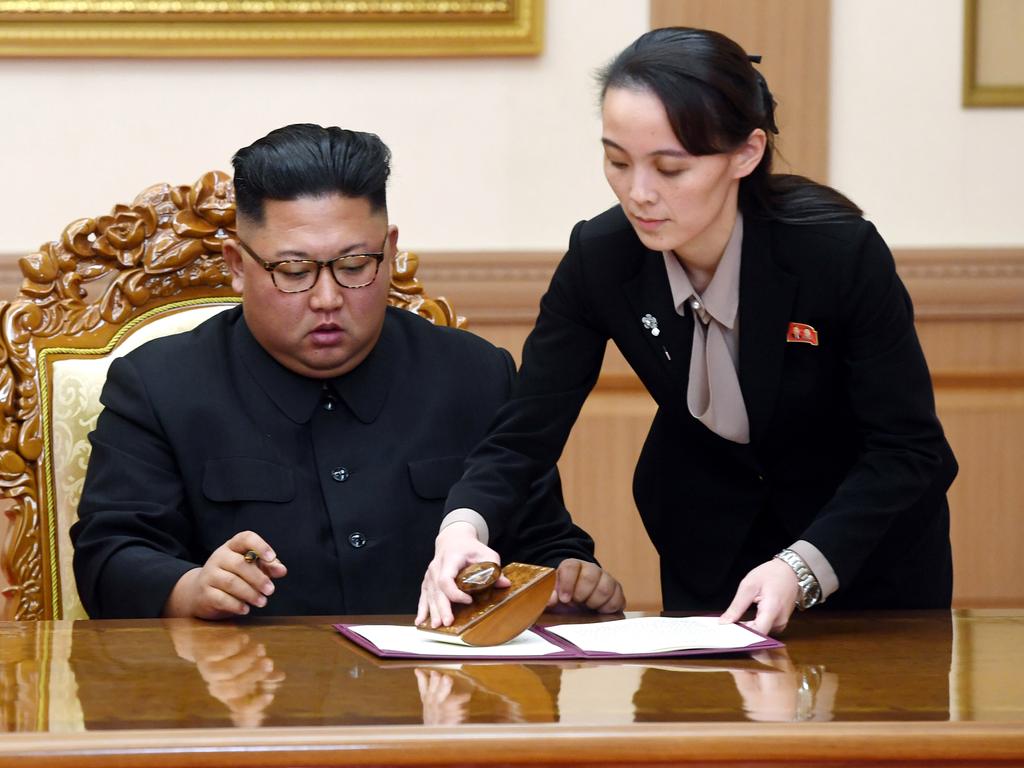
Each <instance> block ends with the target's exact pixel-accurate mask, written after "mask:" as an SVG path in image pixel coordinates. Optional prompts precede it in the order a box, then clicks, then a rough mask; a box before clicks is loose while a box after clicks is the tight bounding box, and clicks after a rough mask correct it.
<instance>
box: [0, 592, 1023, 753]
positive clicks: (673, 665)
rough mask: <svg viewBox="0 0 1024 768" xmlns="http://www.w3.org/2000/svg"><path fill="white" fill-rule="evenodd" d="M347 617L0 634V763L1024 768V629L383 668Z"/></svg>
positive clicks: (874, 619) (923, 631) (837, 626)
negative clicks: (1017, 767)
mask: <svg viewBox="0 0 1024 768" xmlns="http://www.w3.org/2000/svg"><path fill="white" fill-rule="evenodd" d="M340 620H342V619H341V617H313V618H294V619H263V620H254V621H251V622H246V623H235V624H232V623H204V622H198V621H189V620H166V621H160V620H152V621H149V620H144V621H79V622H61V621H55V622H24V623H18V622H6V623H0V670H2V675H3V686H2V689H0V690H2V696H3V704H2V710H0V711H2V717H3V729H4V730H5V731H6V733H5V734H3V735H2V736H0V765H6V764H7V763H9V762H14V761H17V763H18V765H22V766H29V765H96V766H99V765H104V766H105V765H118V766H127V765H160V766H170V765H202V766H213V765H232V766H234V765H407V764H409V765H411V764H420V765H423V764H427V765H450V764H459V765H497V764H501V765H516V764H558V763H561V764H576V765H635V764H640V763H643V762H655V761H656V762H659V763H660V764H663V765H666V764H685V763H706V762H708V761H714V762H715V763H716V764H718V765H730V764H732V765H739V764H743V765H749V764H757V765H767V764H777V765H792V764H795V763H801V762H802V763H803V764H818V763H819V762H821V761H833V762H834V761H839V762H841V763H842V764H844V765H845V764H855V763H869V762H870V763H873V764H876V765H877V764H887V765H896V764H899V765H905V764H911V763H915V762H918V761H925V762H932V761H948V763H949V764H957V765H963V764H968V763H973V764H975V765H990V764H996V763H998V764H1000V765H1008V764H1014V763H1016V762H1020V763H1021V764H1024V611H1016V610H964V611H953V612H952V613H949V612H907V613H882V612H880V613H838V612H837V613H829V612H827V611H819V612H814V611H811V612H809V613H807V614H804V615H799V616H796V617H794V619H793V621H792V622H791V624H790V628H789V629H788V630H787V631H786V632H785V633H784V634H783V635H782V636H781V639H782V640H784V641H785V643H786V648H785V649H783V650H779V651H773V652H762V653H760V654H755V655H749V654H741V655H738V656H724V655H719V656H713V657H701V658H692V657H691V658H687V659H680V660H671V659H664V658H662V659H651V660H639V661H638V660H629V661H625V662H609V661H601V662H578V661H569V662H565V661H563V662H556V661H529V662H525V663H500V664H499V663H495V662H472V663H462V664H459V663H452V662H450V661H443V662H429V661H385V660H380V659H376V658H374V657H372V656H370V655H369V654H367V653H366V652H364V651H362V650H361V649H359V648H357V647H356V646H354V645H353V644H351V643H350V642H348V641H347V640H346V639H344V638H343V637H341V636H340V635H339V634H337V633H336V632H335V630H334V629H332V628H331V624H332V623H333V622H335V621H340ZM346 620H349V621H352V620H354V621H364V620H365V621H376V622H382V621H388V622H392V623H395V622H403V623H404V622H407V621H408V620H409V617H379V616H378V617H369V618H365V619H359V618H356V619H352V618H349V619H346ZM564 620H565V618H564V617H545V622H546V623H552V622H555V621H564Z"/></svg>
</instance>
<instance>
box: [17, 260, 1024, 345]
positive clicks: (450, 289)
mask: <svg viewBox="0 0 1024 768" xmlns="http://www.w3.org/2000/svg"><path fill="white" fill-rule="evenodd" d="M417 253H418V255H419V259H420V264H419V272H418V273H417V274H418V276H419V277H420V279H421V281H422V282H423V284H424V285H426V286H427V287H428V288H429V289H430V292H431V294H432V295H441V296H446V297H447V298H448V299H450V300H451V301H452V303H453V304H454V306H455V310H456V311H457V312H458V313H459V314H461V315H465V316H466V317H467V318H469V323H470V327H471V328H478V327H482V326H495V325H508V324H520V323H530V324H532V323H533V321H534V319H535V318H536V316H537V304H538V301H539V299H540V297H541V295H542V294H543V293H544V291H545V290H546V289H547V286H548V282H549V281H550V280H551V274H552V272H554V269H555V266H557V264H558V261H559V260H560V259H561V258H562V253H561V252H558V251H481V252H472V253H470V252H455V251H417ZM894 256H895V258H896V267H897V269H898V270H899V273H900V275H901V276H902V278H903V280H904V282H905V283H906V284H907V288H908V289H909V291H910V295H911V296H912V297H913V299H914V309H915V312H916V313H917V317H918V319H919V320H992V319H1022V318H1024V248H898V249H896V250H895V251H894ZM17 262H18V256H17V255H14V254H6V255H0V299H11V298H13V297H14V296H15V295H16V294H17V291H18V287H19V286H20V284H21V273H20V271H19V269H18V263H17Z"/></svg>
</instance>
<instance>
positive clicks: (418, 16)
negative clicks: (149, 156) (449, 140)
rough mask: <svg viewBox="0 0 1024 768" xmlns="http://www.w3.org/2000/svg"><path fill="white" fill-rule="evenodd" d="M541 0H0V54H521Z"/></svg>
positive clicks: (539, 27) (539, 26)
mask: <svg viewBox="0 0 1024 768" xmlns="http://www.w3.org/2000/svg"><path fill="white" fill-rule="evenodd" d="M543 2H544V0H444V1H443V2H441V1H440V0H358V1H355V0H0V56H5V57H131V58H181V57H189V58H191V57H199V58H249V57H257V58H303V57H332V58H334V57H412V56H529V55H536V54H538V53H540V51H541V49H542V46H543V10H544V8H543Z"/></svg>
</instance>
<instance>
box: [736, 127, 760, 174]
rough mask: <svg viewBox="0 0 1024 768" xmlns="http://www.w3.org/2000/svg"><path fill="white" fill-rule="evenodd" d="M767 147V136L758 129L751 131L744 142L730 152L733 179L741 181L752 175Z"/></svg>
mask: <svg viewBox="0 0 1024 768" xmlns="http://www.w3.org/2000/svg"><path fill="white" fill-rule="evenodd" d="M767 146H768V135H767V134H766V133H765V132H764V131H763V130H762V129H760V128H755V129H754V130H752V131H751V132H750V135H749V136H747V139H746V141H744V142H743V143H742V144H740V145H739V146H738V147H736V149H734V150H733V151H732V165H733V178H736V179H742V178H744V177H746V176H749V175H750V174H752V173H753V172H754V169H755V168H757V166H758V164H759V163H760V162H761V158H762V157H764V150H765V147H767Z"/></svg>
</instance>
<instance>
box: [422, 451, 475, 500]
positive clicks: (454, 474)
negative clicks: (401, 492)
mask: <svg viewBox="0 0 1024 768" xmlns="http://www.w3.org/2000/svg"><path fill="white" fill-rule="evenodd" d="M462 470H463V457H462V456H440V457H437V458H433V459H420V460H419V461H410V462H409V480H410V481H411V482H412V489H413V490H414V491H415V492H416V495H417V496H419V497H420V498H423V499H443V498H445V497H446V496H447V495H448V491H449V490H450V489H451V487H452V486H453V485H455V483H456V482H457V481H458V479H459V478H460V477H462Z"/></svg>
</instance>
